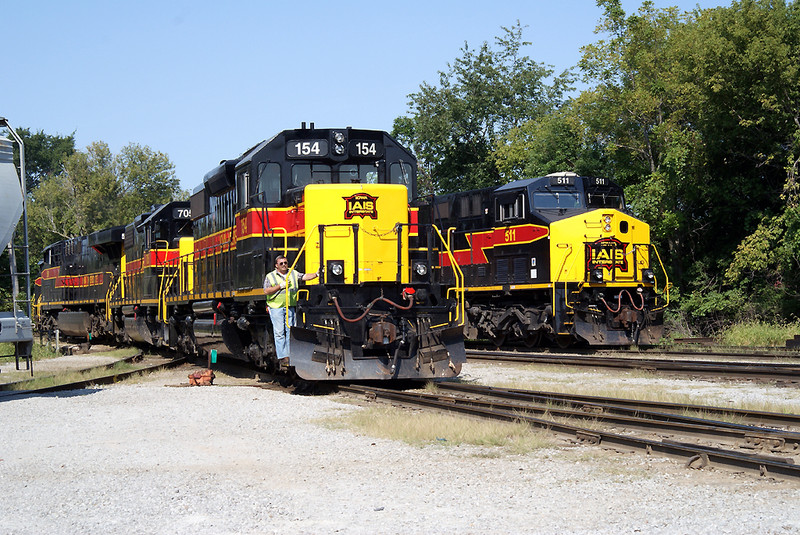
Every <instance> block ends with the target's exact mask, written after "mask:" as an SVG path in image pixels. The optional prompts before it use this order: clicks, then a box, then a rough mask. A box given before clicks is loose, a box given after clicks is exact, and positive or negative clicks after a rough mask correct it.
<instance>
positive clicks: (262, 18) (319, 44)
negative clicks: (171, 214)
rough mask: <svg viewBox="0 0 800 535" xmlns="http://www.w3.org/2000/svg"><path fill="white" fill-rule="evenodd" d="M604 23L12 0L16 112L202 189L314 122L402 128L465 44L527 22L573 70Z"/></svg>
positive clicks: (1, 10)
mask: <svg viewBox="0 0 800 535" xmlns="http://www.w3.org/2000/svg"><path fill="white" fill-rule="evenodd" d="M640 5H641V2H638V1H629V0H624V1H623V6H624V8H625V10H626V12H628V13H631V12H634V11H636V10H637V9H638V8H639V6H640ZM655 5H656V6H657V7H666V6H672V5H677V6H678V7H680V8H681V9H684V10H691V9H693V8H695V7H696V6H698V5H699V6H700V7H703V8H705V7H713V6H717V5H730V2H729V1H727V2H722V1H695V0H693V1H686V0H680V1H679V0H672V1H667V0H656V1H655ZM601 15H602V12H601V10H600V8H598V7H597V6H596V4H595V2H594V1H593V0H557V1H553V0H549V1H543V0H481V1H473V0H452V1H451V0H443V1H439V0H427V1H419V0H400V1H395V2H383V1H372V2H367V1H362V0H357V1H346V0H340V1H331V0H327V1H318V0H305V1H303V0H280V1H278V0H261V1H256V0H253V1H237V0H230V1H229V2H220V1H214V2H210V1H206V0H195V1H186V0H181V1H169V0H157V1H156V0H133V1H116V0H93V1H81V0H74V1H65V0H49V1H46V0H4V1H3V2H2V7H0V32H2V41H3V43H4V47H3V52H2V58H3V59H2V64H3V65H4V66H3V67H2V71H0V72H2V74H0V116H4V117H6V118H7V119H8V120H9V122H10V123H11V124H12V126H14V127H21V126H24V127H28V128H31V129H32V130H34V131H38V130H44V131H45V132H46V133H48V134H60V135H68V134H71V133H73V132H74V133H75V139H76V145H77V147H78V148H80V149H84V148H85V147H86V146H87V145H88V144H89V143H91V142H93V141H105V142H106V143H108V144H109V146H110V148H111V150H112V151H113V152H114V153H117V152H119V150H120V149H121V148H122V147H123V146H125V145H127V144H128V143H131V142H133V143H139V144H142V145H147V146H149V147H151V148H152V149H154V150H158V151H161V152H164V153H166V154H167V155H168V156H169V157H170V159H171V160H172V162H173V163H174V164H175V170H176V173H177V176H178V177H179V178H180V180H181V186H182V187H183V188H184V189H188V190H193V189H194V188H195V186H197V185H198V184H201V183H202V180H203V175H204V174H205V173H206V172H207V171H208V170H210V169H212V168H213V167H214V166H216V165H217V163H219V161H220V160H222V159H226V158H233V157H236V156H238V155H239V154H241V153H242V152H243V151H244V150H246V149H247V148H249V147H251V146H253V145H255V144H256V143H257V142H259V141H261V140H262V139H266V138H268V137H271V136H272V135H274V134H276V133H277V132H279V131H281V130H284V129H287V128H297V127H299V126H300V123H301V121H306V122H314V123H316V125H317V126H319V127H344V126H354V127H358V128H374V129H382V130H391V128H392V122H393V120H394V119H395V118H396V117H398V116H400V115H405V114H407V112H408V106H407V104H408V95H409V94H410V93H413V92H416V91H417V90H418V89H419V86H420V84H421V83H423V82H428V83H431V84H437V83H438V74H437V73H438V71H446V70H447V64H448V63H449V62H452V61H453V60H454V59H456V58H458V57H460V56H461V51H460V49H461V47H462V46H463V45H464V42H465V41H466V42H467V43H468V44H469V45H470V47H471V48H477V47H479V46H480V45H481V44H482V43H483V42H484V41H488V42H489V43H492V44H493V43H494V37H495V36H497V35H500V34H501V32H502V30H501V27H502V26H506V27H509V26H511V25H513V24H514V23H515V22H516V21H517V20H519V21H520V22H521V23H522V24H523V26H527V28H526V29H525V33H524V38H525V40H527V41H531V42H532V43H533V44H532V45H531V46H529V47H527V48H526V49H524V50H523V53H524V54H526V55H528V56H530V57H531V58H532V59H534V60H535V61H538V62H542V63H545V64H548V65H552V66H553V67H554V68H555V70H556V72H561V71H562V70H564V69H567V68H569V67H572V66H574V65H575V64H576V63H577V62H578V59H579V57H580V48H581V46H583V45H586V44H588V43H591V42H594V41H596V40H597V39H598V38H599V36H598V35H596V34H595V33H594V29H595V27H596V26H597V23H598V21H599V19H600V16H601Z"/></svg>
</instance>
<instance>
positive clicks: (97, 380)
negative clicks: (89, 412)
mask: <svg viewBox="0 0 800 535" xmlns="http://www.w3.org/2000/svg"><path fill="white" fill-rule="evenodd" d="M142 359H143V357H142V354H141V353H138V354H136V355H134V356H132V357H128V358H125V359H121V360H118V361H116V362H113V363H111V364H105V365H102V366H95V367H92V368H87V369H84V370H81V372H83V373H91V372H92V371H96V370H109V369H112V368H113V367H114V366H115V365H116V364H118V363H120V362H127V363H134V362H138V361H141V360H142ZM185 362H187V359H186V358H177V359H173V360H170V361H167V362H159V363H155V364H152V365H147V366H142V367H141V368H136V369H135V370H129V371H125V372H115V373H111V374H107V375H101V376H98V377H92V378H87V379H82V380H80V381H73V382H69V383H63V384H59V385H53V386H47V387H42V388H35V389H29V390H9V389H8V388H9V387H10V386H11V385H13V384H14V383H9V384H7V385H2V387H0V390H1V391H0V400H3V399H7V398H11V397H15V396H24V395H31V394H46V393H50V392H60V391H64V390H79V389H82V388H86V387H88V386H91V385H104V384H112V383H117V382H119V381H123V380H125V379H128V378H130V377H134V376H137V375H142V374H145V373H150V372H155V371H159V370H163V369H166V368H173V367H175V366H179V365H181V364H184V363H185ZM21 382H25V381H21Z"/></svg>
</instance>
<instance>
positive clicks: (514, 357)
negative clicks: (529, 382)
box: [466, 350, 800, 382]
mask: <svg viewBox="0 0 800 535" xmlns="http://www.w3.org/2000/svg"><path fill="white" fill-rule="evenodd" d="M466 353H467V358H468V359H478V360H496V361H505V362H525V363H537V364H562V365H571V366H590V367H609V368H631V369H644V370H652V371H662V372H682V373H703V374H713V375H716V376H744V377H748V378H754V377H758V378H761V379H764V378H770V379H781V380H786V381H791V382H800V364H775V363H772V364H760V363H753V362H714V361H680V360H669V359H644V358H620V357H585V356H569V355H559V356H544V355H525V354H518V353H517V354H515V353H513V352H508V351H480V352H478V351H475V350H467V352H466Z"/></svg>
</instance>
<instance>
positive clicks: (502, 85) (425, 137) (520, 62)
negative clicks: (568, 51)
mask: <svg viewBox="0 0 800 535" xmlns="http://www.w3.org/2000/svg"><path fill="white" fill-rule="evenodd" d="M503 30H504V32H505V33H504V35H502V36H500V37H496V38H495V44H496V45H497V48H496V49H493V48H491V47H490V46H489V44H488V43H486V42H484V43H483V45H482V46H481V47H480V48H479V49H478V50H473V49H471V48H470V47H469V45H468V44H466V43H465V44H464V47H463V48H462V49H461V50H462V56H461V57H460V58H457V59H456V60H455V61H454V62H453V64H452V65H448V67H449V71H448V72H446V73H445V72H441V71H440V72H439V85H438V86H435V85H431V84H429V83H427V82H423V83H422V84H421V85H420V90H419V92H417V93H412V94H411V95H409V99H410V101H409V107H410V109H411V116H409V117H400V118H398V119H397V120H396V121H395V124H394V127H395V129H394V131H393V135H395V137H397V138H398V139H399V140H400V141H401V142H403V143H405V144H406V145H409V146H410V147H412V149H413V150H414V152H415V153H416V154H417V157H418V159H419V162H420V168H421V172H420V175H422V176H423V177H425V178H426V180H428V181H429V183H430V186H431V189H433V190H434V192H436V193H439V192H448V191H458V190H465V189H472V188H479V187H485V186H491V185H498V184H500V183H502V182H503V180H502V177H501V174H500V171H499V170H498V168H497V166H496V165H495V156H494V148H495V143H496V142H497V140H498V139H499V138H500V137H502V136H503V135H505V134H506V133H507V132H509V130H511V129H512V128H514V127H517V126H519V125H521V124H523V123H524V122H526V121H529V120H532V119H535V118H537V117H541V116H543V115H545V114H546V113H548V112H549V111H551V110H552V109H553V108H554V107H555V106H556V105H557V104H558V103H559V102H560V101H561V99H562V96H563V94H564V91H565V90H567V89H568V86H569V85H570V83H571V82H572V79H571V76H570V75H569V74H568V73H564V74H562V75H560V76H556V77H554V78H553V82H552V84H550V85H548V84H547V83H546V82H545V80H547V79H548V78H550V77H551V76H552V75H553V70H552V69H551V68H549V67H547V66H545V65H543V64H541V63H536V62H534V61H533V60H531V59H530V58H529V57H528V56H523V55H522V54H521V50H522V48H523V47H524V46H527V45H530V44H531V43H529V42H526V41H523V39H522V27H521V26H520V24H519V22H517V24H516V25H515V26H512V27H511V28H503Z"/></svg>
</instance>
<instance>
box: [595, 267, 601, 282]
mask: <svg viewBox="0 0 800 535" xmlns="http://www.w3.org/2000/svg"><path fill="white" fill-rule="evenodd" d="M592 280H593V281H594V282H603V270H602V269H600V268H596V269H593V270H592Z"/></svg>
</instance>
